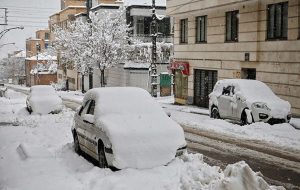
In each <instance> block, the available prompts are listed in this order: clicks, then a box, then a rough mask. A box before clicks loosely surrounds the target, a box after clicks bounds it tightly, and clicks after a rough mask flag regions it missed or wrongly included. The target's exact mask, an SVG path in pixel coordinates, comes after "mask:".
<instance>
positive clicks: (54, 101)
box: [26, 85, 63, 114]
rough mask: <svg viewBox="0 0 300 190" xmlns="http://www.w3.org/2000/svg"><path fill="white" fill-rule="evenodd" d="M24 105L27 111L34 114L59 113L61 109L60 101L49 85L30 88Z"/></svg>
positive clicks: (61, 103)
mask: <svg viewBox="0 0 300 190" xmlns="http://www.w3.org/2000/svg"><path fill="white" fill-rule="evenodd" d="M26 105H27V110H28V111H29V112H30V113H34V114H49V113H59V112H61V110H62V109H63V102H62V99H61V98H60V97H59V96H58V95H57V93H56V91H55V90H54V88H53V87H52V86H50V85H37V86H32V87H31V88H30V93H29V95H28V97H27V99H26Z"/></svg>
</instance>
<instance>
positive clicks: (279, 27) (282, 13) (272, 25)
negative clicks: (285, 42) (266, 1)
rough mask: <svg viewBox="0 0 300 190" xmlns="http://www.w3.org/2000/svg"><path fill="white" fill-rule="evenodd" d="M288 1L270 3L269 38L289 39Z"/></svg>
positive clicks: (268, 16)
mask: <svg viewBox="0 0 300 190" xmlns="http://www.w3.org/2000/svg"><path fill="white" fill-rule="evenodd" d="M287 28H288V2H282V3H277V4H271V5H268V15H267V39H269V40H272V39H287Z"/></svg>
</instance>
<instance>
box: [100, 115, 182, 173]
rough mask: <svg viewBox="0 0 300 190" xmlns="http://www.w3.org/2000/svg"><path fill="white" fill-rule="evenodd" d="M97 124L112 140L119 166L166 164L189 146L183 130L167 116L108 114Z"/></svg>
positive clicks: (115, 159) (147, 166) (151, 166)
mask: <svg viewBox="0 0 300 190" xmlns="http://www.w3.org/2000/svg"><path fill="white" fill-rule="evenodd" d="M158 117H159V118H158ZM96 126H98V127H100V128H101V129H102V130H103V131H104V132H105V133H106V135H107V136H108V138H109V139H110V141H111V143H112V150H113V154H114V160H113V165H114V166H115V167H117V168H119V169H123V168H153V167H156V166H162V165H166V164H167V163H169V162H170V161H171V160H172V159H173V158H174V157H175V154H176V150H177V149H178V148H181V147H183V146H185V145H186V142H185V138H184V132H183V129H182V128H181V127H180V126H179V125H178V124H177V123H176V122H175V121H173V120H172V119H170V118H169V117H168V116H166V115H161V116H160V115H154V116H153V115H151V114H126V115H119V114H109V115H104V116H101V118H99V119H97V120H96Z"/></svg>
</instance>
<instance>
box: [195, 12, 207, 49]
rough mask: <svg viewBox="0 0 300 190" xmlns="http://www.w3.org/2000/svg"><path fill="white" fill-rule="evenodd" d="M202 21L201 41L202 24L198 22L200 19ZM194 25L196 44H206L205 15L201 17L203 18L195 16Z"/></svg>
mask: <svg viewBox="0 0 300 190" xmlns="http://www.w3.org/2000/svg"><path fill="white" fill-rule="evenodd" d="M202 18H203V19H204V29H203V30H204V40H202V39H201V37H202V35H201V34H202V30H201V29H202V22H199V21H200V19H202ZM195 24H196V27H195V29H196V32H195V33H196V35H195V42H196V43H197V44H201V43H207V15H203V16H197V17H196V19H195Z"/></svg>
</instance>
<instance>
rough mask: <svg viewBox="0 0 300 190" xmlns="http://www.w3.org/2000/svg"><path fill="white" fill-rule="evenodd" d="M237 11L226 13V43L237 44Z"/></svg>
mask: <svg viewBox="0 0 300 190" xmlns="http://www.w3.org/2000/svg"><path fill="white" fill-rule="evenodd" d="M238 14H239V11H230V12H226V41H227V42H237V41H238V33H239V18H238Z"/></svg>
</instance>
